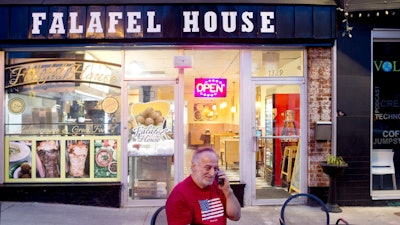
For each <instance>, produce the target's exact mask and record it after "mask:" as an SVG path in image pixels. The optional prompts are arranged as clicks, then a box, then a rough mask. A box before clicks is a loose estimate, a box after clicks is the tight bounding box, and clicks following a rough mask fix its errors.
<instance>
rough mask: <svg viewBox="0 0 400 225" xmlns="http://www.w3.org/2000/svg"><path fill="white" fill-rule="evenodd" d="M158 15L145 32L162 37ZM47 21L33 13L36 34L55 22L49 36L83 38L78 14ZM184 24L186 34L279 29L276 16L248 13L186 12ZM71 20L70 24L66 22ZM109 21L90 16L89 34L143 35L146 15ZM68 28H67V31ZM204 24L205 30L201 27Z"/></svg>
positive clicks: (151, 15)
mask: <svg viewBox="0 0 400 225" xmlns="http://www.w3.org/2000/svg"><path fill="white" fill-rule="evenodd" d="M156 13H157V12H156V11H147V12H146V13H145V16H146V17H147V24H143V26H145V28H144V29H145V30H146V32H148V33H160V32H162V23H160V21H157V20H156V18H158V17H157V14H156ZM49 16H50V17H51V18H48V17H47V14H46V13H45V12H33V13H32V30H31V32H32V34H33V35H40V34H41V32H42V31H41V29H43V26H44V22H45V21H47V20H50V21H52V22H51V24H50V25H49V28H48V33H49V34H66V33H67V32H68V33H70V34H83V33H84V24H80V23H83V22H82V21H80V20H79V13H78V12H72V11H71V12H68V14H67V15H65V13H63V12H53V13H52V14H51V15H49ZM182 16H183V24H182V31H183V32H184V33H198V32H200V31H201V30H204V31H205V32H208V33H212V32H216V31H217V30H218V29H221V30H222V31H223V32H225V33H233V32H237V31H240V32H243V33H250V32H254V31H256V30H255V29H256V28H255V21H256V20H257V19H259V21H260V24H259V28H257V29H258V30H257V31H258V32H260V33H274V32H275V26H274V22H273V20H274V19H275V15H274V12H266V11H262V12H260V13H259V14H258V15H257V17H256V15H255V14H254V12H249V11H245V12H242V13H241V14H240V15H238V12H237V11H222V12H221V13H220V14H217V12H214V11H207V12H205V13H204V14H203V15H201V14H200V11H183V12H182ZM66 17H68V23H64V21H65V20H66V19H67V18H66ZM106 17H107V18H108V20H107V22H108V24H105V21H102V20H105V17H104V16H102V14H101V12H96V11H92V12H90V13H89V17H88V21H89V23H88V25H87V29H86V30H87V32H88V33H103V32H104V27H103V26H107V27H108V29H107V32H108V33H109V34H114V33H117V32H118V31H117V26H118V25H120V24H124V23H125V24H127V25H126V30H125V32H126V33H127V34H134V33H140V32H143V27H142V26H141V25H140V24H141V23H140V22H141V20H142V19H143V15H142V12H126V14H125V15H124V13H123V12H108V13H107V15H106ZM125 19H126V21H124V20H125ZM219 20H220V21H221V23H222V24H221V27H218V24H219V23H218V21H219ZM65 24H67V26H68V27H67V28H66V27H65ZM200 24H203V27H200Z"/></svg>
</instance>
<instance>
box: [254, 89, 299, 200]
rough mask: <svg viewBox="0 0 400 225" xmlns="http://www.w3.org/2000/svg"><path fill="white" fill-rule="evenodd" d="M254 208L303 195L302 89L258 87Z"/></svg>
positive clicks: (256, 94)
mask: <svg viewBox="0 0 400 225" xmlns="http://www.w3.org/2000/svg"><path fill="white" fill-rule="evenodd" d="M254 85H255V90H256V93H255V115H254V118H255V121H256V134H255V136H256V137H255V138H254V140H255V141H256V143H255V145H254V146H255V149H254V152H255V154H254V162H255V168H256V172H255V176H254V180H255V181H254V182H253V184H254V185H253V193H252V196H253V201H254V204H256V205H257V204H271V203H280V202H282V201H283V200H285V199H287V198H288V197H290V196H291V194H294V193H297V192H300V189H301V187H300V184H301V182H300V176H301V171H300V165H301V164H300V155H301V150H300V149H301V148H300V136H301V128H302V123H301V115H302V114H304V113H302V101H301V99H302V85H301V84H296V83H292V82H288V83H279V84H272V83H269V82H266V83H255V84H254Z"/></svg>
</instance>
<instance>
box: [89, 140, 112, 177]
mask: <svg viewBox="0 0 400 225" xmlns="http://www.w3.org/2000/svg"><path fill="white" fill-rule="evenodd" d="M94 155H95V157H94V161H95V163H94V177H95V178H115V177H117V172H118V141H117V139H102V140H95V141H94Z"/></svg>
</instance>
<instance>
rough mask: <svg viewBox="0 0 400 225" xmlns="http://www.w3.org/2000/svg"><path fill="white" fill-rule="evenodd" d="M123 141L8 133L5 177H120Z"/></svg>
mask: <svg viewBox="0 0 400 225" xmlns="http://www.w3.org/2000/svg"><path fill="white" fill-rule="evenodd" d="M120 143H121V141H120V136H100V137H85V136H79V137H77V136H60V137H55V136H51V137H36V136H26V137H6V140H5V149H6V151H5V159H6V163H5V173H6V174H5V180H6V182H10V183H26V182H30V183H41V182H76V181H78V180H79V182H96V181H99V182H107V181H110V182H114V181H119V180H120V162H121V160H120V155H121V154H120V151H121V147H120ZM7 162H8V163H7Z"/></svg>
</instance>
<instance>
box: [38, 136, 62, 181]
mask: <svg viewBox="0 0 400 225" xmlns="http://www.w3.org/2000/svg"><path fill="white" fill-rule="evenodd" d="M60 161H61V160H60V143H59V141H58V140H40V141H36V177H37V178H59V177H60Z"/></svg>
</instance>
